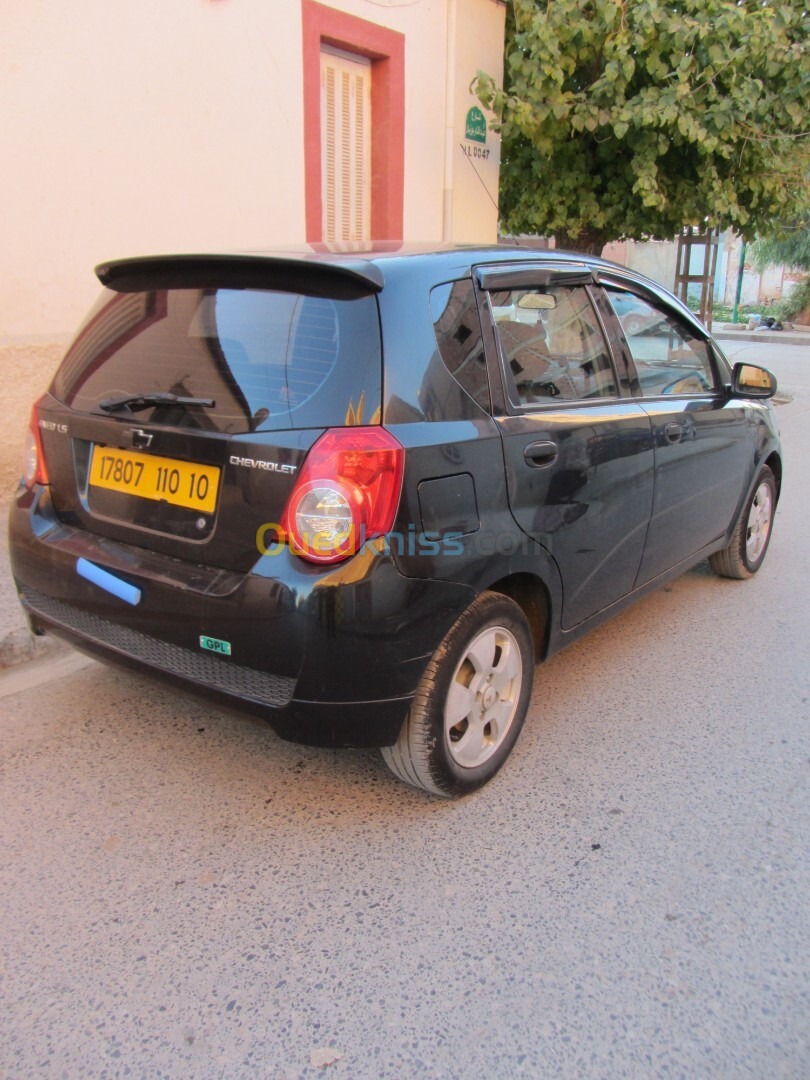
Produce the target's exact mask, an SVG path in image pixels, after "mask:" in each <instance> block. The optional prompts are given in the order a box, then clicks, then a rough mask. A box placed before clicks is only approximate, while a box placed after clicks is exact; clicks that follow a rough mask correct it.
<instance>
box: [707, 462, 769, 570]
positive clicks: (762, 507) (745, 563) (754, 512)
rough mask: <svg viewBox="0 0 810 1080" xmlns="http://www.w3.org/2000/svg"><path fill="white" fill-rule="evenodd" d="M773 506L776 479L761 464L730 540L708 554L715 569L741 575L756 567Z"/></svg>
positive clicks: (765, 547) (760, 560) (761, 556)
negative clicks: (722, 546) (723, 546)
mask: <svg viewBox="0 0 810 1080" xmlns="http://www.w3.org/2000/svg"><path fill="white" fill-rule="evenodd" d="M775 510H776V481H775V480H774V478H773V473H772V472H771V470H770V469H769V468H768V466H767V465H763V467H762V471H761V472H760V474H759V476H758V477H757V482H756V484H755V485H754V490H753V493H752V494H751V497H750V499H749V500H748V502H747V503H746V505H745V508H744V510H743V512H742V514H740V519H739V521H738V522H737V527H736V529H735V530H734V535H733V536H732V538H731V543H730V544H729V545H728V547H725V548H723V550H722V551H718V552H716V553H715V554H714V555H712V556H710V558H709V562H710V563H711V567H712V569H713V570H714V571H715V573H717V574H720V576H721V577H730V578H739V579H742V578H749V577H751V575H752V574H755V573H756V572H757V570H759V568H760V566H762V563H763V560H764V559H765V552H766V551H767V550H768V544H769V543H770V540H771V530H772V528H773V515H774V512H775Z"/></svg>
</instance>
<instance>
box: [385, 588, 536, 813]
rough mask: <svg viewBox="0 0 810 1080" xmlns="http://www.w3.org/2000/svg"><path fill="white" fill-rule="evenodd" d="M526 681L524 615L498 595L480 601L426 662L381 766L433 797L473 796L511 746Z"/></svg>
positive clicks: (525, 701) (529, 648)
mask: <svg viewBox="0 0 810 1080" xmlns="http://www.w3.org/2000/svg"><path fill="white" fill-rule="evenodd" d="M533 675H534V643H533V641H532V633H531V630H530V628H529V624H528V622H527V620H526V616H525V615H524V614H523V611H522V610H521V608H520V607H519V606H518V605H517V604H516V603H515V602H514V601H513V600H510V599H509V598H508V597H506V596H502V595H501V594H500V593H493V592H485V593H482V594H481V595H480V596H479V597H477V598H476V600H474V601H473V603H472V604H471V605H470V606H469V607H468V608H467V610H466V611H465V612H464V613H463V614H462V615H461V616H460V617H459V619H458V620H457V621H456V623H455V624H454V625H453V626H452V627H451V629H450V631H449V632H448V634H447V636H446V637H445V639H444V641H443V642H442V643H441V645H440V646H439V647H438V649H437V650H436V652H435V653H434V654H433V657H432V658H431V660H430V662H429V663H428V666H427V669H426V670H425V674H424V676H423V677H422V681H421V683H420V684H419V688H418V690H417V692H416V696H415V698H414V701H413V704H412V706H411V709H410V711H409V713H408V716H407V717H406V719H405V722H404V723H403V725H402V730H401V731H400V734H399V739H398V740H397V742H396V743H395V745H394V746H390V747H388V746H387V747H384V748H383V751H382V754H383V758H384V759H385V761H386V764H387V765H388V766H389V768H390V769H391V770H392V772H394V773H395V775H396V776H398V777H399V778H400V780H404V781H405V782H406V783H408V784H413V785H414V786H415V787H420V788H423V789H424V790H425V791H429V792H432V793H433V794H435V795H444V796H451V795H464V794H467V793H468V792H471V791H475V790H476V788H479V787H481V786H482V785H483V784H486V783H487V781H489V780H491V779H492V777H493V776H494V775H495V773H497V772H498V770H499V769H500V768H501V766H502V765H503V763H504V762H505V761H506V759H507V757H508V756H509V754H510V752H511V750H512V747H513V746H514V745H515V742H516V740H517V737H518V735H519V734H520V729H521V727H522V726H523V721H524V718H525V716H526V710H527V709H528V706H529V698H530V696H531V690H532V679H533Z"/></svg>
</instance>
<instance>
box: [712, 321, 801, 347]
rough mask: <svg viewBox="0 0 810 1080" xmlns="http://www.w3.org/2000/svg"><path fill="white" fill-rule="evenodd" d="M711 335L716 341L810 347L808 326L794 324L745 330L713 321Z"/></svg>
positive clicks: (730, 324) (738, 326) (741, 327)
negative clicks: (790, 326)
mask: <svg viewBox="0 0 810 1080" xmlns="http://www.w3.org/2000/svg"><path fill="white" fill-rule="evenodd" d="M712 336H713V337H716V338H717V340H718V341H761V342H763V343H764V342H767V343H769V344H771V345H806V346H807V347H808V348H810V326H794V327H793V329H792V330H747V329H746V328H745V326H743V325H740V324H738V325H737V326H735V325H733V324H732V323H715V324H714V326H713V327H712Z"/></svg>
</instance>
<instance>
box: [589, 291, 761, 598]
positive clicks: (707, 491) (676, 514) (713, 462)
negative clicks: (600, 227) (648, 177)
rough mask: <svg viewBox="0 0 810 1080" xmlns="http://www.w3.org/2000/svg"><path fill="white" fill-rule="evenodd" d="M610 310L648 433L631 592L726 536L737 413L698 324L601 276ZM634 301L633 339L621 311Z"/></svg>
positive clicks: (743, 454) (734, 482)
mask: <svg viewBox="0 0 810 1080" xmlns="http://www.w3.org/2000/svg"><path fill="white" fill-rule="evenodd" d="M600 281H601V282H602V284H603V285H604V287H605V295H606V297H607V299H608V301H609V303H610V304H611V307H612V308H613V310H614V313H615V318H614V319H612V320H610V322H611V326H610V332H611V334H612V335H613V336H614V345H615V347H616V349H617V350H619V351H622V352H623V353H624V359H625V363H626V365H627V367H628V369H629V371H630V374H631V379H632V386H633V392H634V394H635V395H636V398H637V400H638V401H639V402H640V403H641V405H642V406H643V408H644V411H645V412H646V413H647V415H648V416H649V417H650V421H651V423H652V433H653V441H654V444H655V491H654V495H653V508H652V516H651V519H650V528H649V532H648V535H647V543H646V545H645V550H644V558H643V559H642V563H641V567H640V570H639V575H638V581H637V584H638V585H643V584H644V583H645V582H647V581H650V580H652V579H653V578H655V577H657V576H658V575H659V574H661V573H663V572H664V571H665V570H668V569H669V568H670V567H672V566H674V565H675V564H677V563H679V562H681V561H682V560H683V559H686V558H688V557H689V556H691V555H693V554H695V553H696V552H698V551H699V550H700V549H701V548H703V547H705V546H706V545H707V544H710V543H711V542H712V541H713V540H716V539H717V538H718V537H720V536H722V535H723V534H724V533H725V532H726V530H727V529H728V526H729V524H730V523H731V520H732V517H733V515H734V513H735V511H736V508H737V506H738V504H739V501H740V498H741V496H742V492H743V487H744V484H745V482H746V477H747V475H748V471H749V468H748V464H747V461H748V459H749V458H750V456H751V447H750V445H749V440H748V438H747V425H746V418H745V411H744V407H743V405H742V403H741V402H739V401H736V402H735V401H734V400H733V399H730V398H729V395H728V394H727V392H726V389H725V386H724V382H725V378H724V374H725V373H724V371H723V370H722V368H721V366H720V361H719V358H718V357H717V355H716V354H715V352H714V350H713V348H712V344H711V340H710V339H709V337H708V335H707V334H706V333H705V331H703V330H702V329H701V328H700V326H699V324H697V323H694V322H692V321H691V320H690V319H689V318H687V316H686V315H685V313H681V312H679V311H678V310H677V308H675V307H674V305H670V304H668V303H667V301H666V300H665V299H664V298H663V297H658V296H656V295H655V294H654V293H653V292H647V291H646V290H645V289H644V288H643V286H638V285H637V284H634V283H632V282H631V281H630V280H628V279H623V278H621V277H614V278H611V277H610V276H607V275H603V274H600ZM630 300H632V305H633V313H634V320H635V321H634V323H633V327H632V329H633V330H634V332H633V333H630V332H629V330H628V324H627V319H626V315H625V316H624V318H623V313H624V312H625V311H626V309H627V306H628V302H629V301H630Z"/></svg>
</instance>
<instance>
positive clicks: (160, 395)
mask: <svg viewBox="0 0 810 1080" xmlns="http://www.w3.org/2000/svg"><path fill="white" fill-rule="evenodd" d="M152 405H185V406H192V405H199V407H200V408H202V409H213V408H214V406H215V405H216V402H215V401H214V399H213V398H199V397H181V396H180V395H179V394H169V393H167V392H163V391H158V392H157V393H154V394H128V395H126V396H125V397H117V398H107V399H106V401H100V402H99V403H98V407H99V408H100V409H103V410H104V411H105V412H118V410H119V409H126V410H127V411H128V412H136V411H137V410H138V409H148V408H150V406H152Z"/></svg>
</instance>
